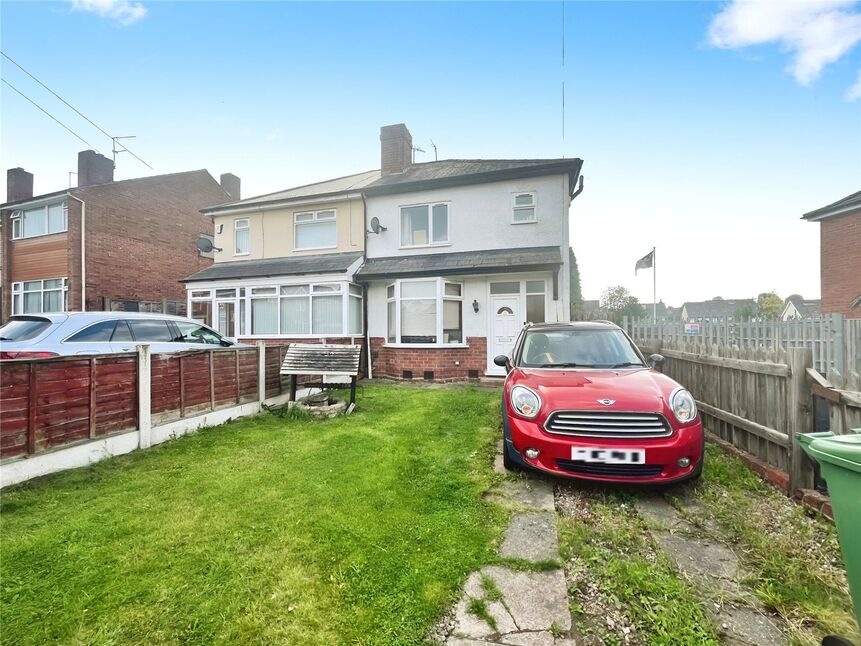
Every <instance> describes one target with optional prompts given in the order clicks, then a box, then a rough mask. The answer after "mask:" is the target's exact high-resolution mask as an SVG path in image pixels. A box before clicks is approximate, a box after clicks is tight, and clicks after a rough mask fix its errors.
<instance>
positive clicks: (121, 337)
mask: <svg viewBox="0 0 861 646" xmlns="http://www.w3.org/2000/svg"><path fill="white" fill-rule="evenodd" d="M131 340H132V333H131V330H129V322H128V321H117V327H116V329H115V330H114V335H113V336H112V337H111V341H113V342H114V343H125V342H128V341H131Z"/></svg>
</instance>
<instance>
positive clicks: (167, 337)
mask: <svg viewBox="0 0 861 646" xmlns="http://www.w3.org/2000/svg"><path fill="white" fill-rule="evenodd" d="M129 326H130V327H131V329H132V333H133V334H134V336H135V341H145V342H150V343H159V342H162V343H169V342H171V341H173V337H172V336H171V334H170V328H169V327H168V326H167V321H165V320H163V319H133V320H130V321H129Z"/></svg>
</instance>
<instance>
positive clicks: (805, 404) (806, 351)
mask: <svg viewBox="0 0 861 646" xmlns="http://www.w3.org/2000/svg"><path fill="white" fill-rule="evenodd" d="M787 357H788V360H789V369H790V377H789V379H790V381H789V388H787V397H786V403H787V408H786V422H787V435H788V436H789V495H790V496H792V495H793V494H794V493H795V491H796V490H797V489H809V488H811V487H812V486H813V470H812V469H811V468H810V463H809V461H808V459H807V457H806V456H805V454H804V449H802V448H801V446H800V445H799V444H798V440H797V437H798V435H799V434H801V433H810V432H811V431H813V393H812V391H811V388H810V384H809V383H808V382H807V368H810V367H812V366H813V352H812V351H811V350H810V348H790V349H789V350H788V352H787Z"/></svg>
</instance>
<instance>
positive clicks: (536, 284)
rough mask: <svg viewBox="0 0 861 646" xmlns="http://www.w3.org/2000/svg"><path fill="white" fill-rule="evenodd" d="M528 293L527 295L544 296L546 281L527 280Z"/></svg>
mask: <svg viewBox="0 0 861 646" xmlns="http://www.w3.org/2000/svg"><path fill="white" fill-rule="evenodd" d="M526 293H527V294H543V293H544V281H543V280H527V281H526Z"/></svg>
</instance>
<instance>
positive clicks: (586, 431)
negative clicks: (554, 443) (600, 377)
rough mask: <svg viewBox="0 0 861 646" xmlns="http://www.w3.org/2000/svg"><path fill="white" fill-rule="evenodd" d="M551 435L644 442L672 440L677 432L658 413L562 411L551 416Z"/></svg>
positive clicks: (546, 427)
mask: <svg viewBox="0 0 861 646" xmlns="http://www.w3.org/2000/svg"><path fill="white" fill-rule="evenodd" d="M544 428H545V430H546V431H547V432H548V433H556V434H558V435H576V436H580V437H612V438H617V439H621V438H625V439H628V438H630V439H642V438H652V437H668V436H669V435H672V433H673V429H672V427H671V426H670V425H669V424H668V423H667V420H666V419H665V418H664V416H663V415H659V414H658V413H621V412H616V411H602V410H560V411H556V412H554V413H551V414H550V417H548V418H547V422H546V423H545V424H544Z"/></svg>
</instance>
